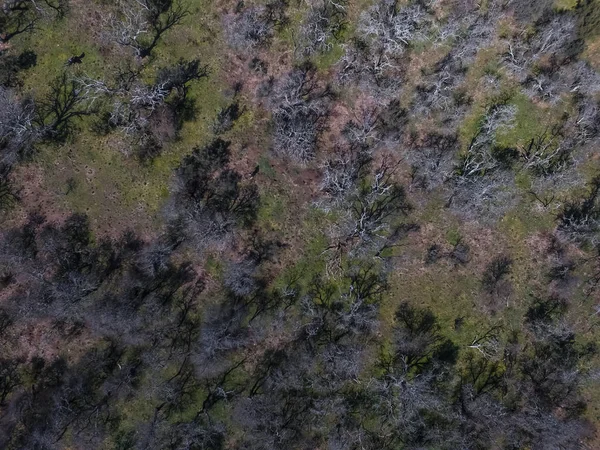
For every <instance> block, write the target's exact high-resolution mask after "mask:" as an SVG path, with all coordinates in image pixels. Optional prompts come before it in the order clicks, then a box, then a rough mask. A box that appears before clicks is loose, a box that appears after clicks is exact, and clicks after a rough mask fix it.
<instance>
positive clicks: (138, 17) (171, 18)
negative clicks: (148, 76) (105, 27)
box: [109, 0, 189, 58]
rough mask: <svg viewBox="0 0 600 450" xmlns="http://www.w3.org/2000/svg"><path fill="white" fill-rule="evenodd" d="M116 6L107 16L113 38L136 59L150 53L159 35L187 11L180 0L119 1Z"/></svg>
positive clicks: (176, 23) (184, 15)
mask: <svg viewBox="0 0 600 450" xmlns="http://www.w3.org/2000/svg"><path fill="white" fill-rule="evenodd" d="M118 9H119V11H118V13H117V14H115V15H112V16H111V17H110V18H109V26H110V28H111V30H112V35H113V38H114V39H115V42H117V44H119V45H121V46H124V47H130V48H131V49H133V51H134V53H135V55H136V56H138V57H139V58H145V57H147V56H150V55H151V54H152V51H153V50H154V48H155V47H156V46H157V45H158V43H159V41H160V39H161V37H162V36H163V35H164V34H165V33H166V32H167V31H169V30H170V29H171V28H173V27H175V26H177V25H179V24H180V23H181V21H182V20H183V19H184V18H185V17H186V16H187V15H188V14H189V11H188V10H187V9H186V7H185V6H184V4H183V3H182V2H181V1H180V0H166V1H164V0H121V1H120V2H119V5H118Z"/></svg>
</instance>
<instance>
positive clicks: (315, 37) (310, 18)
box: [296, 0, 347, 57]
mask: <svg viewBox="0 0 600 450" xmlns="http://www.w3.org/2000/svg"><path fill="white" fill-rule="evenodd" d="M346 9H347V0H320V1H319V2H318V3H317V4H312V5H311V7H310V10H309V11H308V14H307V16H306V18H305V19H304V21H303V23H302V25H301V27H300V34H299V36H298V42H297V43H296V52H299V54H300V56H303V57H309V56H311V55H313V54H315V53H318V52H327V51H329V50H331V48H333V45H334V41H335V39H337V38H339V37H340V34H341V33H342V31H343V30H344V28H345V26H346V14H347V12H346Z"/></svg>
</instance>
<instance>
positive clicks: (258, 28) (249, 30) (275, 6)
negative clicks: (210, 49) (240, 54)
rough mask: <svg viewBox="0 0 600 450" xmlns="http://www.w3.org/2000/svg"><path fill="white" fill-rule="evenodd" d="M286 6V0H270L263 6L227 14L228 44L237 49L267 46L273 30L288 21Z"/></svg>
mask: <svg viewBox="0 0 600 450" xmlns="http://www.w3.org/2000/svg"><path fill="white" fill-rule="evenodd" d="M239 5H243V3H242V2H241V3H240V4H239ZM287 7H288V1H287V0H272V1H270V2H268V3H267V4H266V5H265V6H250V7H248V8H244V9H242V10H239V9H238V10H237V11H235V13H234V14H229V15H228V16H226V17H225V20H224V21H225V23H224V28H225V33H226V36H227V39H228V42H229V45H231V46H232V47H233V48H235V49H236V50H238V51H242V50H248V49H250V48H259V47H265V46H268V45H269V44H270V43H271V40H272V39H273V36H274V35H275V32H276V31H277V30H278V29H282V28H283V27H285V26H286V25H287V23H288V20H289V19H288V17H287V15H286V11H287ZM242 8H243V6H242Z"/></svg>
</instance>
